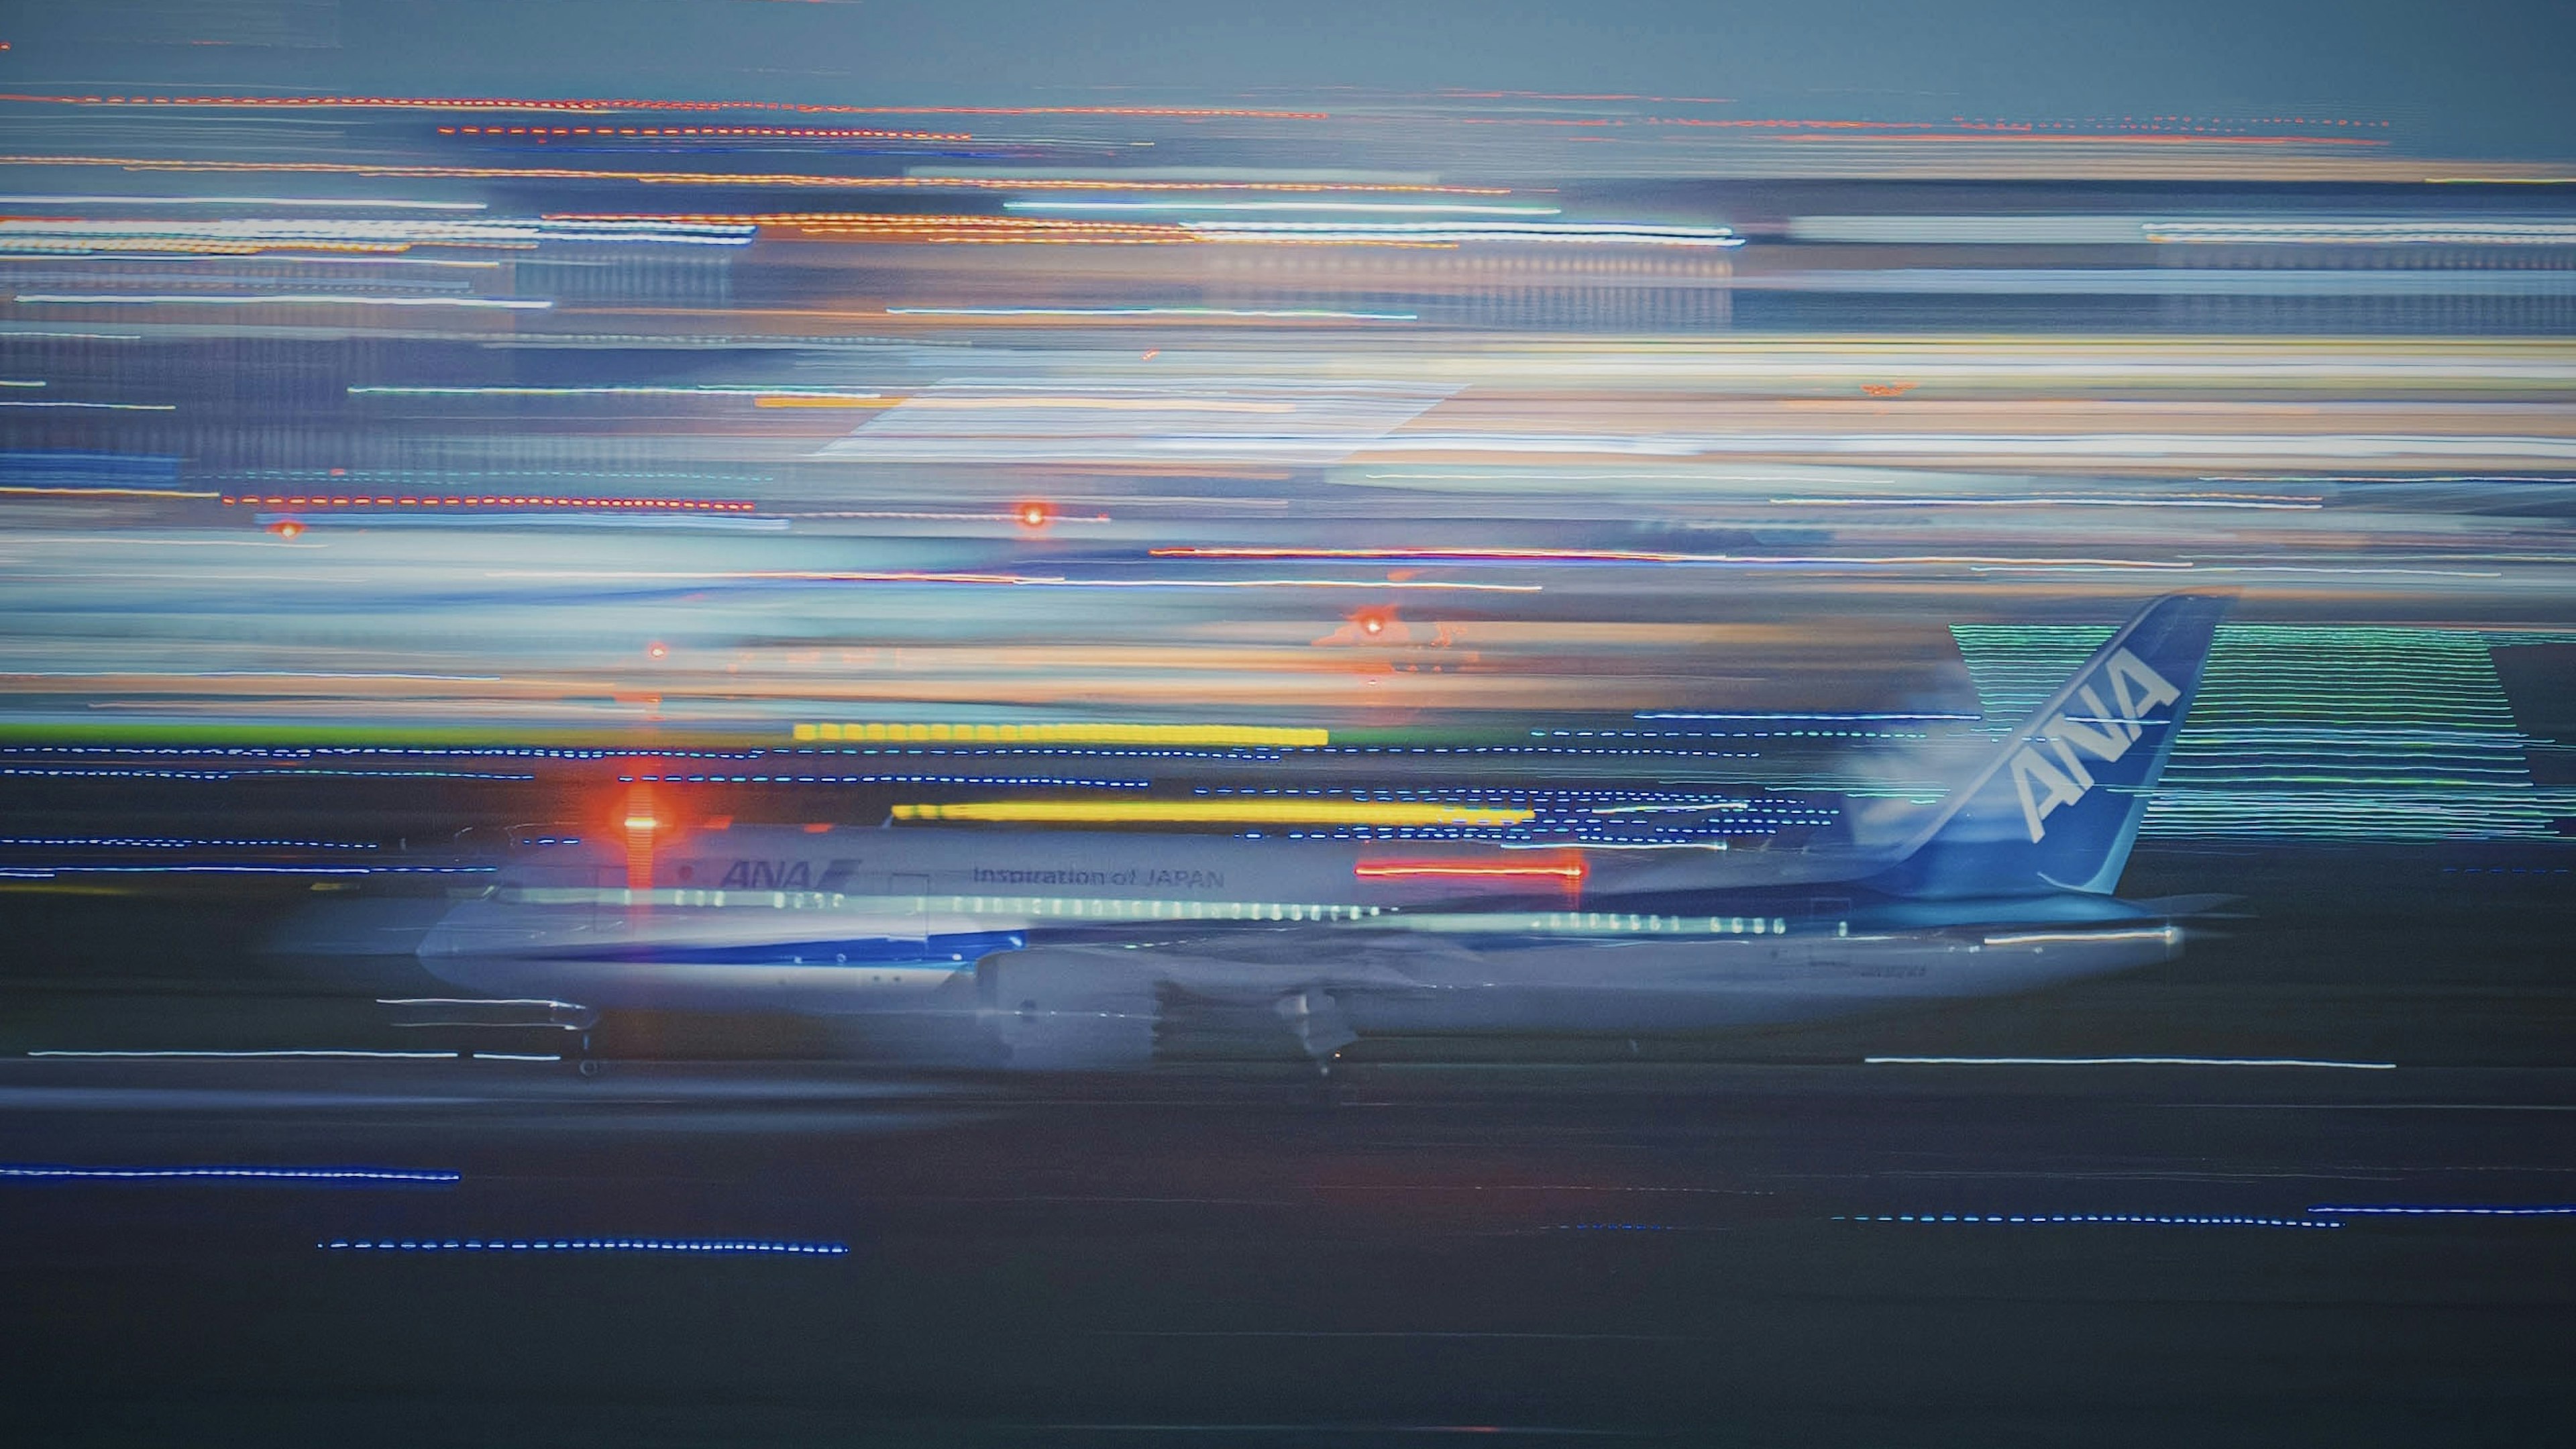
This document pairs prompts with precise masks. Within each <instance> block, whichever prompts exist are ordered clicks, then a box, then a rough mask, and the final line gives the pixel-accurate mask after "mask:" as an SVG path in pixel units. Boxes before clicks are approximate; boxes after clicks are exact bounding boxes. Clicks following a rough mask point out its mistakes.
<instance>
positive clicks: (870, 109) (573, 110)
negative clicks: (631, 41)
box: [0, 93, 1331, 121]
mask: <svg viewBox="0 0 2576 1449" xmlns="http://www.w3.org/2000/svg"><path fill="white" fill-rule="evenodd" d="M0 101H8V102H15V103H18V104H21V105H49V106H205V107H214V108H218V109H249V108H258V109H262V110H303V111H319V110H341V111H532V112H545V113H550V114H551V113H562V114H569V115H596V114H598V113H600V112H603V111H688V112H696V113H706V112H712V111H774V112H782V113H786V114H791V115H800V116H1167V117H1172V118H1176V119H1185V120H1195V119H1200V118H1205V117H1216V116H1232V117H1241V118H1246V119H1251V120H1262V121H1323V120H1330V119H1331V116H1330V115H1329V113H1327V112H1324V111H1264V110H1245V109H1222V108H1215V107H1199V106H835V105H813V104H800V103H797V102H793V101H647V100H637V99H634V98H632V97H627V98H621V99H615V100H602V99H582V100H540V99H533V98H525V97H507V96H47V95H29V94H23V93H0Z"/></svg>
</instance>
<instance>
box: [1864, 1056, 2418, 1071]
mask: <svg viewBox="0 0 2576 1449" xmlns="http://www.w3.org/2000/svg"><path fill="white" fill-rule="evenodd" d="M1861 1062H1862V1064H1863V1065H1865V1066H1873V1067H2316V1068H2324V1069H2329V1070H2337V1071H2353V1072H2393V1071H2395V1070H2397V1064H2396V1063H2395V1062H2338V1061H2325V1060H2318V1059H2312V1058H2307V1057H1863V1058H1861Z"/></svg>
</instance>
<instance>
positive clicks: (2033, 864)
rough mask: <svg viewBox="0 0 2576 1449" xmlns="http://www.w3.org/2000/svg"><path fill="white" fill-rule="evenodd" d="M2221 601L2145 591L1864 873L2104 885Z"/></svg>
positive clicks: (2203, 657)
mask: <svg viewBox="0 0 2576 1449" xmlns="http://www.w3.org/2000/svg"><path fill="white" fill-rule="evenodd" d="M2228 602H2229V601H2228V600H2227V599H2226V598H2223V597H2215V596H2211V595H2205V594H2170V595H2167V596H2166V597H2164V598H2161V599H2158V600H2156V601H2155V602H2154V603H2152V604H2149V605H2148V606H2147V607H2146V608H2145V609H2143V610H2141V611H2140V612H2139V613H2138V616H2137V617H2136V618H2134V619H2131V620H2130V621H2129V622H2128V624H2127V625H2126V626H2125V627H2124V628H2122V629H2121V630H2120V632H2118V633H2117V634H2114V635H2112V636H2111V639H2110V641H2109V642H2108V643H2106V644H2104V645H2103V646H2102V647H2101V648H2100V649H2099V650H2096V651H2095V652H2094V654H2093V657H2092V658H2090V659H2088V660H2086V661H2085V662H2084V667H2083V668H2081V669H2078V670H2077V671H2075V675H2074V677H2073V678H2071V679H2069V680H2067V682H2066V683H2065V684H2064V685H2062V686H2060V687H2059V689H2058V690H2057V692H2056V693H2055V694H2052V695H2050V696H2049V697H2048V700H2047V702H2045V703H2043V704H2042V705H2040V707H2039V709H2038V711H2037V712H2035V713H2034V714H2032V715H2031V717H2030V718H2029V719H2027V720H2024V721H2023V722H2022V723H2021V726H2020V727H2019V728H2017V729H2015V730H2014V731H2013V732H2012V733H2011V734H2010V735H2007V736H2006V737H2005V738H2004V739H2003V741H2002V742H2001V744H2000V745H1999V746H1998V747H1997V748H1996V751H1995V753H1994V755H1993V757H1992V758H1991V759H1989V760H1988V761H1987V762H1986V763H1985V765H1984V766H1983V767H1982V768H1981V769H1980V770H1979V771H1978V772H1977V773H1976V774H1975V775H1972V776H1970V777H1969V779H1968V781H1967V783H1965V784H1963V785H1961V786H1960V787H1959V788H1958V789H1956V790H1954V791H1952V792H1951V793H1950V795H1949V796H1948V797H1947V798H1946V799H1944V800H1943V801H1942V802H1941V808H1940V810H1939V811H1938V812H1937V813H1936V814H1935V815H1934V816H1933V817H1932V819H1931V820H1930V821H1929V822H1927V823H1926V824H1925V825H1923V826H1922V827H1921V828H1920V829H1919V830H1917V831H1916V832H1915V833H1914V834H1913V835H1912V836H1911V837H1909V838H1908V839H1907V840H1906V842H1905V843H1904V844H1903V845H1902V846H1900V847H1899V849H1898V851H1897V855H1898V860H1897V863H1896V864H1895V865H1894V866H1892V867H1890V868H1889V869H1888V870H1887V871H1886V872H1884V873H1882V874H1881V875H1880V876H1879V877H1877V878H1876V879H1875V880H1874V881H1873V882H1872V883H1873V884H1875V885H1877V886H1879V887H1880V888H1881V889H1884V890H1887V891H1890V892H1892V893H1894V894H1898V895H1907V896H1949V897H1958V896H2020V895H2032V894H2037V893H2041V892H2045V891H2050V890H2071V891H2085V892H2090V893H2093V894H2097V895H2108V894H2110V893H2111V891H2112V890H2113V889H2114V888H2116V887H2117V886H2118V885H2119V883H2120V872H2121V869H2122V868H2123V867H2125V866H2126V865H2127V864H2128V861H2129V847H2130V845H2131V844H2132V843H2134V842H2135V841H2136V840H2137V838H2138V824H2139V822H2140V821H2141V820H2142V819H2144V818H2145V815H2146V809H2147V795H2148V792H2149V791H2151V790H2153V789H2154V788H2155V783H2156V779H2157V777H2158V776H2160V775H2161V774H2163V773H2164V767H2165V761H2166V760H2167V759H2168V758H2170V757H2171V756H2172V754H2173V742H2174V735H2175V733H2176V732H2177V731H2178V730H2179V729H2180V728H2181V727H2182V721H2183V716H2184V715H2186V714H2188V713H2190V711H2191V703H2192V699H2193V697H2194V696H2195V695H2196V694H2197V693H2198V692H2199V689H2200V675H2201V669H2202V667H2203V666H2204V665H2205V664H2207V663H2208V660H2209V646H2210V641H2211V639H2212V638H2213V637H2214V636H2215V634H2216V632H2217V628H2218V619H2219V616H2220V615H2221V614H2223V613H2225V612H2226V610H2227V605H2228Z"/></svg>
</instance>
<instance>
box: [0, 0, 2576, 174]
mask: <svg viewBox="0 0 2576 1449" xmlns="http://www.w3.org/2000/svg"><path fill="white" fill-rule="evenodd" d="M0 38H5V39H7V40H9V41H10V42H11V49H10V50H9V51H8V52H6V53H0V78H5V81H6V83H7V84H9V85H14V86H27V87H51V86H61V85H76V84H91V83H117V84H126V85H134V84H164V85H173V86H178V85H189V84H202V85H233V86H249V85H262V84H266V85H277V86H283V87H319V88H339V89H344V90H350V91H366V90H377V91H384V92H390V93H409V94H435V93H444V94H521V95H581V94H603V93H619V94H650V95H657V96H673V97H683V96H685V97H708V98H712V97H732V96H746V95H757V96H761V97H766V98H780V99H815V100H820V99H848V98H851V97H854V96H866V97H870V98H877V99H884V100H894V101H904V102H930V101H946V102H951V103H1005V104H1009V103H1027V102H1030V101H1033V100H1041V99H1043V98H1046V97H1049V96H1064V97H1071V96H1073V95H1074V93H1077V92H1091V91H1096V90H1098V89H1100V88H1125V89H1132V90H1141V91H1145V92H1150V93H1153V94H1154V95H1156V96H1158V97H1160V96H1169V97H1174V98H1179V97H1193V98H1198V97H1209V96H1220V95H1242V94H1246V93H1255V92H1275V93H1283V94H1290V95H1328V94H1329V92H1330V91H1331V90H1332V88H1336V87H1357V88H1363V89H1366V90H1372V91H1399V92H1413V93H1420V92H1432V91H1437V90H1440V89H1443V88H1466V89H1516V90H1536V91H1577V92H1600V91H1618V92H1644V93H1650V94H1668V95H1676V96H1701V97H1705V96H1721V97H1728V98H1733V99H1736V100H1739V101H1741V102H1742V103H1743V104H1744V105H1745V106H1746V107H1747V112H1746V113H1747V114H1750V115H1801V116H1816V115H1830V116H1837V117H1851V118H1877V119H1923V118H1941V117H1947V116H1952V115H1963V116H1970V117H1983V118H1992V119H2003V118H2010V119H2059V120H2067V119H2083V118H2098V117H2105V116H2122V115H2193V116H2210V117H2260V116H2310V117H2313V116H2317V115H2321V114H2322V115H2332V116H2339V117H2351V118H2357V119H2365V120H2384V121H2388V122H2390V123H2391V126H2390V131H2391V135H2392V139H2394V140H2396V141H2397V142H2398V143H2399V144H2401V145H2404V146H2406V147H2408V148H2409V149H2412V150H2416V151H2420V152H2423V153H2426V154H2438V155H2446V156H2459V157H2525V158H2553V159H2554V158H2563V157H2566V156H2569V155H2571V154H2576V122H2571V120H2570V116H2571V115H2576V104H2571V102H2576V81H2571V78H2570V68H2569V66H2568V64H2567V57H2568V56H2570V55H2576V6H2568V5H2562V4H2549V3H2536V0H2519V3H2517V0H2455V3H2445V4H2423V3H2402V0H2363V3H2335V0H2181V3H2165V4H2123V5H2105V4H2091V5H2086V4H2065V3H2061V0H1961V3H1943V4H1909V3H1902V0H1801V3H1795V4H1784V3H1769V4H1740V3H1710V0H1699V3H1693V0H1584V3H1579V4H1576V3H1564V0H1394V3H1389V0H1305V3H1300V4H1295V5H1289V4H1258V3H1241V0H1235V3H1227V0H1195V3H1192V0H1091V3H1055V0H441V3H436V4H428V3H419V0H87V3H84V4H81V5H76V6H59V7H47V8H44V9H38V8H35V7H29V8H27V9H26V10H25V11H24V13H22V14H20V15H19V16H17V17H15V18H13V19H12V20H11V21H10V22H9V23H8V30H7V33H6V34H5V35H0ZM1086 98H1087V97H1086Z"/></svg>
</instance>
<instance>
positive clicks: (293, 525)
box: [268, 518, 304, 539]
mask: <svg viewBox="0 0 2576 1449" xmlns="http://www.w3.org/2000/svg"><path fill="white" fill-rule="evenodd" d="M268 531H269V532H271V533H273V534H276V535H277V536H278V537H280V538H286V539H291V538H293V537H295V536H296V535H297V534H299V533H302V532H303V531H304V525H303V524H300V523H298V522H296V521H295V520H294V519H292V518H281V519H279V520H278V521H277V522H275V523H272V524H270V525H269V526H268Z"/></svg>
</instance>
